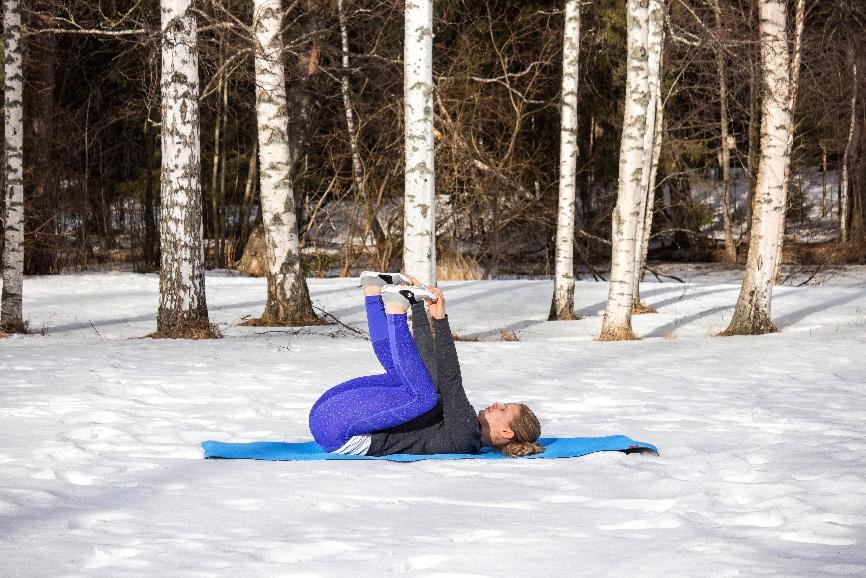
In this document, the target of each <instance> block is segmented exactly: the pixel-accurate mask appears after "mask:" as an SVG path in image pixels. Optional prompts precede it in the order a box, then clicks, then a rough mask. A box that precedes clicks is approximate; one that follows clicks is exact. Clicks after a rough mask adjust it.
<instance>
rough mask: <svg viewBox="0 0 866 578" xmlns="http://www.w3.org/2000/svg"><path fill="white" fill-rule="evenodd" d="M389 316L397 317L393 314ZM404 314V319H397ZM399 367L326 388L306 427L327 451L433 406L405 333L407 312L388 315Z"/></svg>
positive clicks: (430, 390)
mask: <svg viewBox="0 0 866 578" xmlns="http://www.w3.org/2000/svg"><path fill="white" fill-rule="evenodd" d="M392 317H394V318H397V319H392ZM399 318H402V319H399ZM388 329H389V333H390V334H391V337H392V339H393V340H396V342H395V341H392V345H391V354H392V357H393V356H394V355H395V354H396V355H399V356H401V358H398V359H397V367H394V368H393V369H392V370H391V371H388V372H387V373H385V374H383V375H371V376H365V377H358V378H355V379H351V380H349V381H346V382H344V383H341V384H340V385H337V386H336V387H333V388H331V389H330V390H328V391H326V392H325V394H324V395H322V397H321V398H319V400H318V401H317V402H316V403H315V404H314V405H313V408H312V409H311V410H310V431H311V432H312V434H313V438H314V439H315V440H316V442H317V443H318V444H319V445H320V446H322V447H323V448H324V449H325V450H326V451H334V450H335V449H337V448H339V447H340V446H342V445H343V444H344V443H346V440H348V439H349V438H351V437H352V436H356V435H361V434H368V433H372V432H375V431H379V430H383V429H388V428H391V427H395V426H398V425H400V424H403V423H406V422H407V421H411V420H413V419H415V418H416V417H418V416H419V415H421V414H423V413H426V412H428V411H430V410H431V409H432V408H433V407H434V406H435V405H436V389H435V387H434V386H433V382H432V380H431V379H430V375H429V374H428V373H427V369H426V368H425V367H424V362H423V361H422V360H421V357H420V356H419V355H418V350H417V349H416V348H415V344H414V342H413V341H412V336H411V335H410V334H409V328H408V326H407V325H406V316H405V315H393V316H392V315H388Z"/></svg>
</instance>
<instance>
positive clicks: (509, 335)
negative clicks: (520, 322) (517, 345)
mask: <svg viewBox="0 0 866 578" xmlns="http://www.w3.org/2000/svg"><path fill="white" fill-rule="evenodd" d="M499 336H500V337H499V340H500V341H520V338H519V337H517V333H515V332H514V331H510V330H508V329H500V330H499Z"/></svg>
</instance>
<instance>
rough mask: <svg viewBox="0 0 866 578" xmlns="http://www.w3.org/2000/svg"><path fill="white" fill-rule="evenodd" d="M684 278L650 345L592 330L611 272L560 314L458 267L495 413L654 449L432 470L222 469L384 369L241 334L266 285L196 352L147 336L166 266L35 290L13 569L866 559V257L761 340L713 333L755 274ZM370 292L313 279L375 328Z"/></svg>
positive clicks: (13, 442) (667, 564) (683, 567)
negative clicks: (205, 452)
mask: <svg viewBox="0 0 866 578" xmlns="http://www.w3.org/2000/svg"><path fill="white" fill-rule="evenodd" d="M676 274H677V275H680V276H682V277H683V278H684V280H685V281H686V283H685V284H679V283H675V282H665V283H662V284H660V283H656V282H648V283H646V284H645V285H644V286H643V295H644V297H645V300H646V301H647V302H648V303H649V304H650V305H654V306H655V307H657V308H658V309H659V313H658V314H655V315H645V316H641V317H638V318H635V323H634V325H635V328H636V332H637V333H638V334H639V335H640V336H641V337H642V338H643V339H642V340H641V341H637V342H631V343H600V342H595V341H593V340H592V338H593V336H594V335H595V334H596V333H597V332H598V331H599V329H600V325H601V317H600V314H601V312H602V310H603V308H604V301H605V297H606V295H607V284H605V283H601V282H598V283H596V282H593V281H589V280H585V281H579V282H578V284H577V290H576V291H575V300H576V309H577V311H578V312H579V313H581V314H582V315H583V316H584V319H582V320H580V321H576V322H547V321H545V318H546V316H547V312H548V308H549V303H550V301H549V300H550V295H551V291H552V283H551V282H550V281H534V280H514V281H472V282H446V283H443V286H444V288H445V290H446V296H447V299H448V305H449V310H450V312H451V318H452V325H453V329H454V331H455V333H457V334H459V335H460V336H462V337H464V338H470V339H472V338H478V339H480V341H465V342H459V343H458V345H457V347H458V351H459V354H460V358H461V361H462V364H463V375H464V381H465V384H466V389H467V392H468V394H469V397H470V399H471V400H472V401H473V402H474V403H475V404H476V405H477V406H482V405H487V404H488V403H490V402H492V401H497V400H506V401H507V400H522V401H526V402H528V403H529V404H531V405H532V406H533V407H534V408H535V409H536V411H537V413H538V414H539V416H540V417H541V420H542V426H543V428H544V432H545V434H548V435H571V436H596V435H598V436H602V435H609V434H626V435H629V436H631V437H633V438H635V439H639V440H643V441H648V442H650V443H653V444H655V445H657V446H658V447H659V449H660V451H661V455H660V456H659V457H652V456H649V457H648V456H638V455H631V456H626V455H623V454H619V453H610V452H608V453H601V454H594V455H590V456H587V457H583V458H578V459H567V460H541V461H539V460H535V461H521V460H509V461H495V462H490V461H472V460H470V461H458V462H435V461H433V462H420V463H413V464H399V463H386V462H322V463H309V462H302V463H287V462H254V461H231V460H207V461H206V460H203V459H201V450H200V448H199V442H200V441H201V440H204V439H217V440H225V441H253V440H289V441H294V440H301V439H306V438H308V437H309V432H308V430H307V418H306V416H307V410H308V408H309V406H310V405H311V404H312V402H313V401H314V400H315V399H316V398H317V397H318V396H319V395H320V394H321V393H322V391H324V390H325V389H326V388H328V387H330V386H331V385H334V384H336V383H338V382H340V381H342V380H345V379H348V378H350V377H353V376H356V375H360V374H364V373H368V372H374V371H377V364H376V360H375V358H374V357H373V355H372V353H371V350H370V346H369V343H368V342H367V341H365V340H363V339H362V338H360V337H357V336H355V335H354V334H353V333H351V332H349V331H348V330H346V329H343V328H341V327H340V326H337V325H331V326H326V327H319V328H314V329H266V328H246V327H239V326H237V323H238V321H239V320H240V319H241V318H242V317H244V316H253V315H258V314H260V313H261V312H262V309H263V305H264V297H265V285H264V281H263V280H261V279H250V278H244V277H235V276H230V275H225V274H223V275H218V274H217V275H209V276H208V278H207V290H208V305H209V307H210V311H211V318H212V320H213V321H215V322H217V323H218V324H219V325H220V327H221V328H222V330H223V331H224V333H225V335H226V337H225V338H224V339H221V340H213V341H200V342H190V341H168V340H163V341H154V340H150V339H138V338H139V337H141V336H143V335H145V334H147V333H149V332H151V331H153V330H154V329H155V321H154V319H155V312H156V308H157V287H158V279H157V277H156V276H153V275H148V276H142V275H134V274H127V273H115V274H110V273H107V274H86V275H65V276H60V277H37V278H28V279H27V280H26V282H25V286H24V290H25V316H26V317H27V318H28V319H29V320H30V324H31V328H32V329H33V330H34V332H35V334H34V335H30V336H26V337H13V338H9V339H5V340H0V562H2V563H0V575H3V576H43V575H64V576H77V575H88V576H90V575H100V576H127V575H148V576H210V575H220V576H269V575H325V576H337V575H342V576H380V575H392V574H409V575H428V576H458V575H459V576H470V575H472V576H506V575H516V576H525V575H529V576H535V577H539V578H540V577H544V576H567V575H594V576H666V577H667V576H732V575H749V576H753V575H773V576H780V575H785V576H819V575H860V576H862V575H866V425H864V424H866V360H864V358H866V291H864V286H866V269H864V268H859V269H847V270H844V271H834V272H825V273H822V274H821V275H819V276H818V277H817V278H816V279H813V280H812V281H813V283H815V282H819V283H820V284H819V285H818V286H803V287H796V286H794V285H790V284H789V285H785V286H782V287H777V288H776V291H775V297H774V300H773V307H774V311H773V317H774V319H775V321H776V322H777V323H778V324H779V326H780V327H781V333H779V334H775V335H768V336H764V337H750V338H747V337H735V338H720V337H713V336H712V335H713V334H715V333H716V332H718V331H720V330H722V329H724V327H725V326H726V323H727V321H728V320H729V318H730V314H731V311H732V307H733V304H734V302H735V301H736V298H737V294H738V291H739V280H740V278H739V274H738V273H736V272H719V271H712V270H704V269H700V268H680V269H678V270H676ZM803 280H805V278H795V279H792V280H789V283H791V282H792V281H793V282H794V284H796V282H799V281H803ZM355 285H356V282H355V281H353V280H350V279H321V280H320V279H312V280H311V281H310V288H311V292H312V296H313V300H314V302H315V303H316V305H318V306H319V307H322V308H323V309H325V310H327V311H328V312H330V313H331V314H333V315H335V316H336V317H338V318H339V319H340V320H341V321H343V322H344V323H346V324H348V325H350V326H353V327H357V328H362V329H363V328H364V316H363V303H362V299H361V297H360V295H359V290H358V289H357V288H356V286H355ZM503 330H504V331H506V332H512V331H513V332H515V334H516V336H517V338H518V339H519V341H504V340H502V339H501V337H502V332H503ZM40 331H42V332H44V335H39V334H38V332H40Z"/></svg>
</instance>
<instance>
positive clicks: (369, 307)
mask: <svg viewBox="0 0 866 578" xmlns="http://www.w3.org/2000/svg"><path fill="white" fill-rule="evenodd" d="M364 308H365V309H366V311H367V328H368V329H369V330H370V341H371V342H372V345H373V353H375V354H376V358H377V359H378V360H379V363H381V364H382V367H384V368H385V371H392V370H393V369H394V360H393V358H392V357H391V345H390V344H389V342H388V341H389V337H388V321H387V320H386V318H385V304H384V303H383V302H382V295H366V296H365V297H364Z"/></svg>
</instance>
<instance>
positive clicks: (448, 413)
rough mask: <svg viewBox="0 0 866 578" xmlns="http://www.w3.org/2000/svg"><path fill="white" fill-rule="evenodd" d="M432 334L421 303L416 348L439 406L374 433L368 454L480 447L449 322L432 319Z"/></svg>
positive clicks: (415, 320)
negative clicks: (409, 420)
mask: <svg viewBox="0 0 866 578" xmlns="http://www.w3.org/2000/svg"><path fill="white" fill-rule="evenodd" d="M433 329H434V330H435V336H434V334H433V333H431V329H430V324H429V321H428V319H427V312H426V311H425V310H424V304H423V303H418V304H416V305H413V306H412V330H413V336H414V338H415V345H416V346H417V347H418V352H419V353H420V354H421V359H422V360H423V361H424V365H426V366H427V370H428V372H429V373H430V377H431V378H433V383H434V385H435V386H436V390H437V393H438V394H439V399H440V402H439V403H438V404H437V405H436V407H434V408H433V409H432V410H430V411H429V412H427V413H425V414H424V415H422V416H419V417H418V418H416V419H414V420H412V421H411V422H408V423H405V424H402V425H400V426H397V427H395V428H390V429H387V430H383V431H380V432H374V433H373V434H372V436H371V440H370V449H369V450H368V451H367V455H369V456H386V455H390V454H450V453H474V452H477V451H478V450H479V449H480V448H481V425H480V424H479V423H478V415H477V414H476V412H475V409H474V408H473V407H472V405H470V403H469V400H468V399H467V397H466V392H465V391H464V390H463V378H462V376H461V375H460V362H459V361H458V359H457V349H456V348H455V347H454V339H453V337H452V336H451V328H450V326H449V324H448V317H445V318H444V319H434V320H433Z"/></svg>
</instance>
